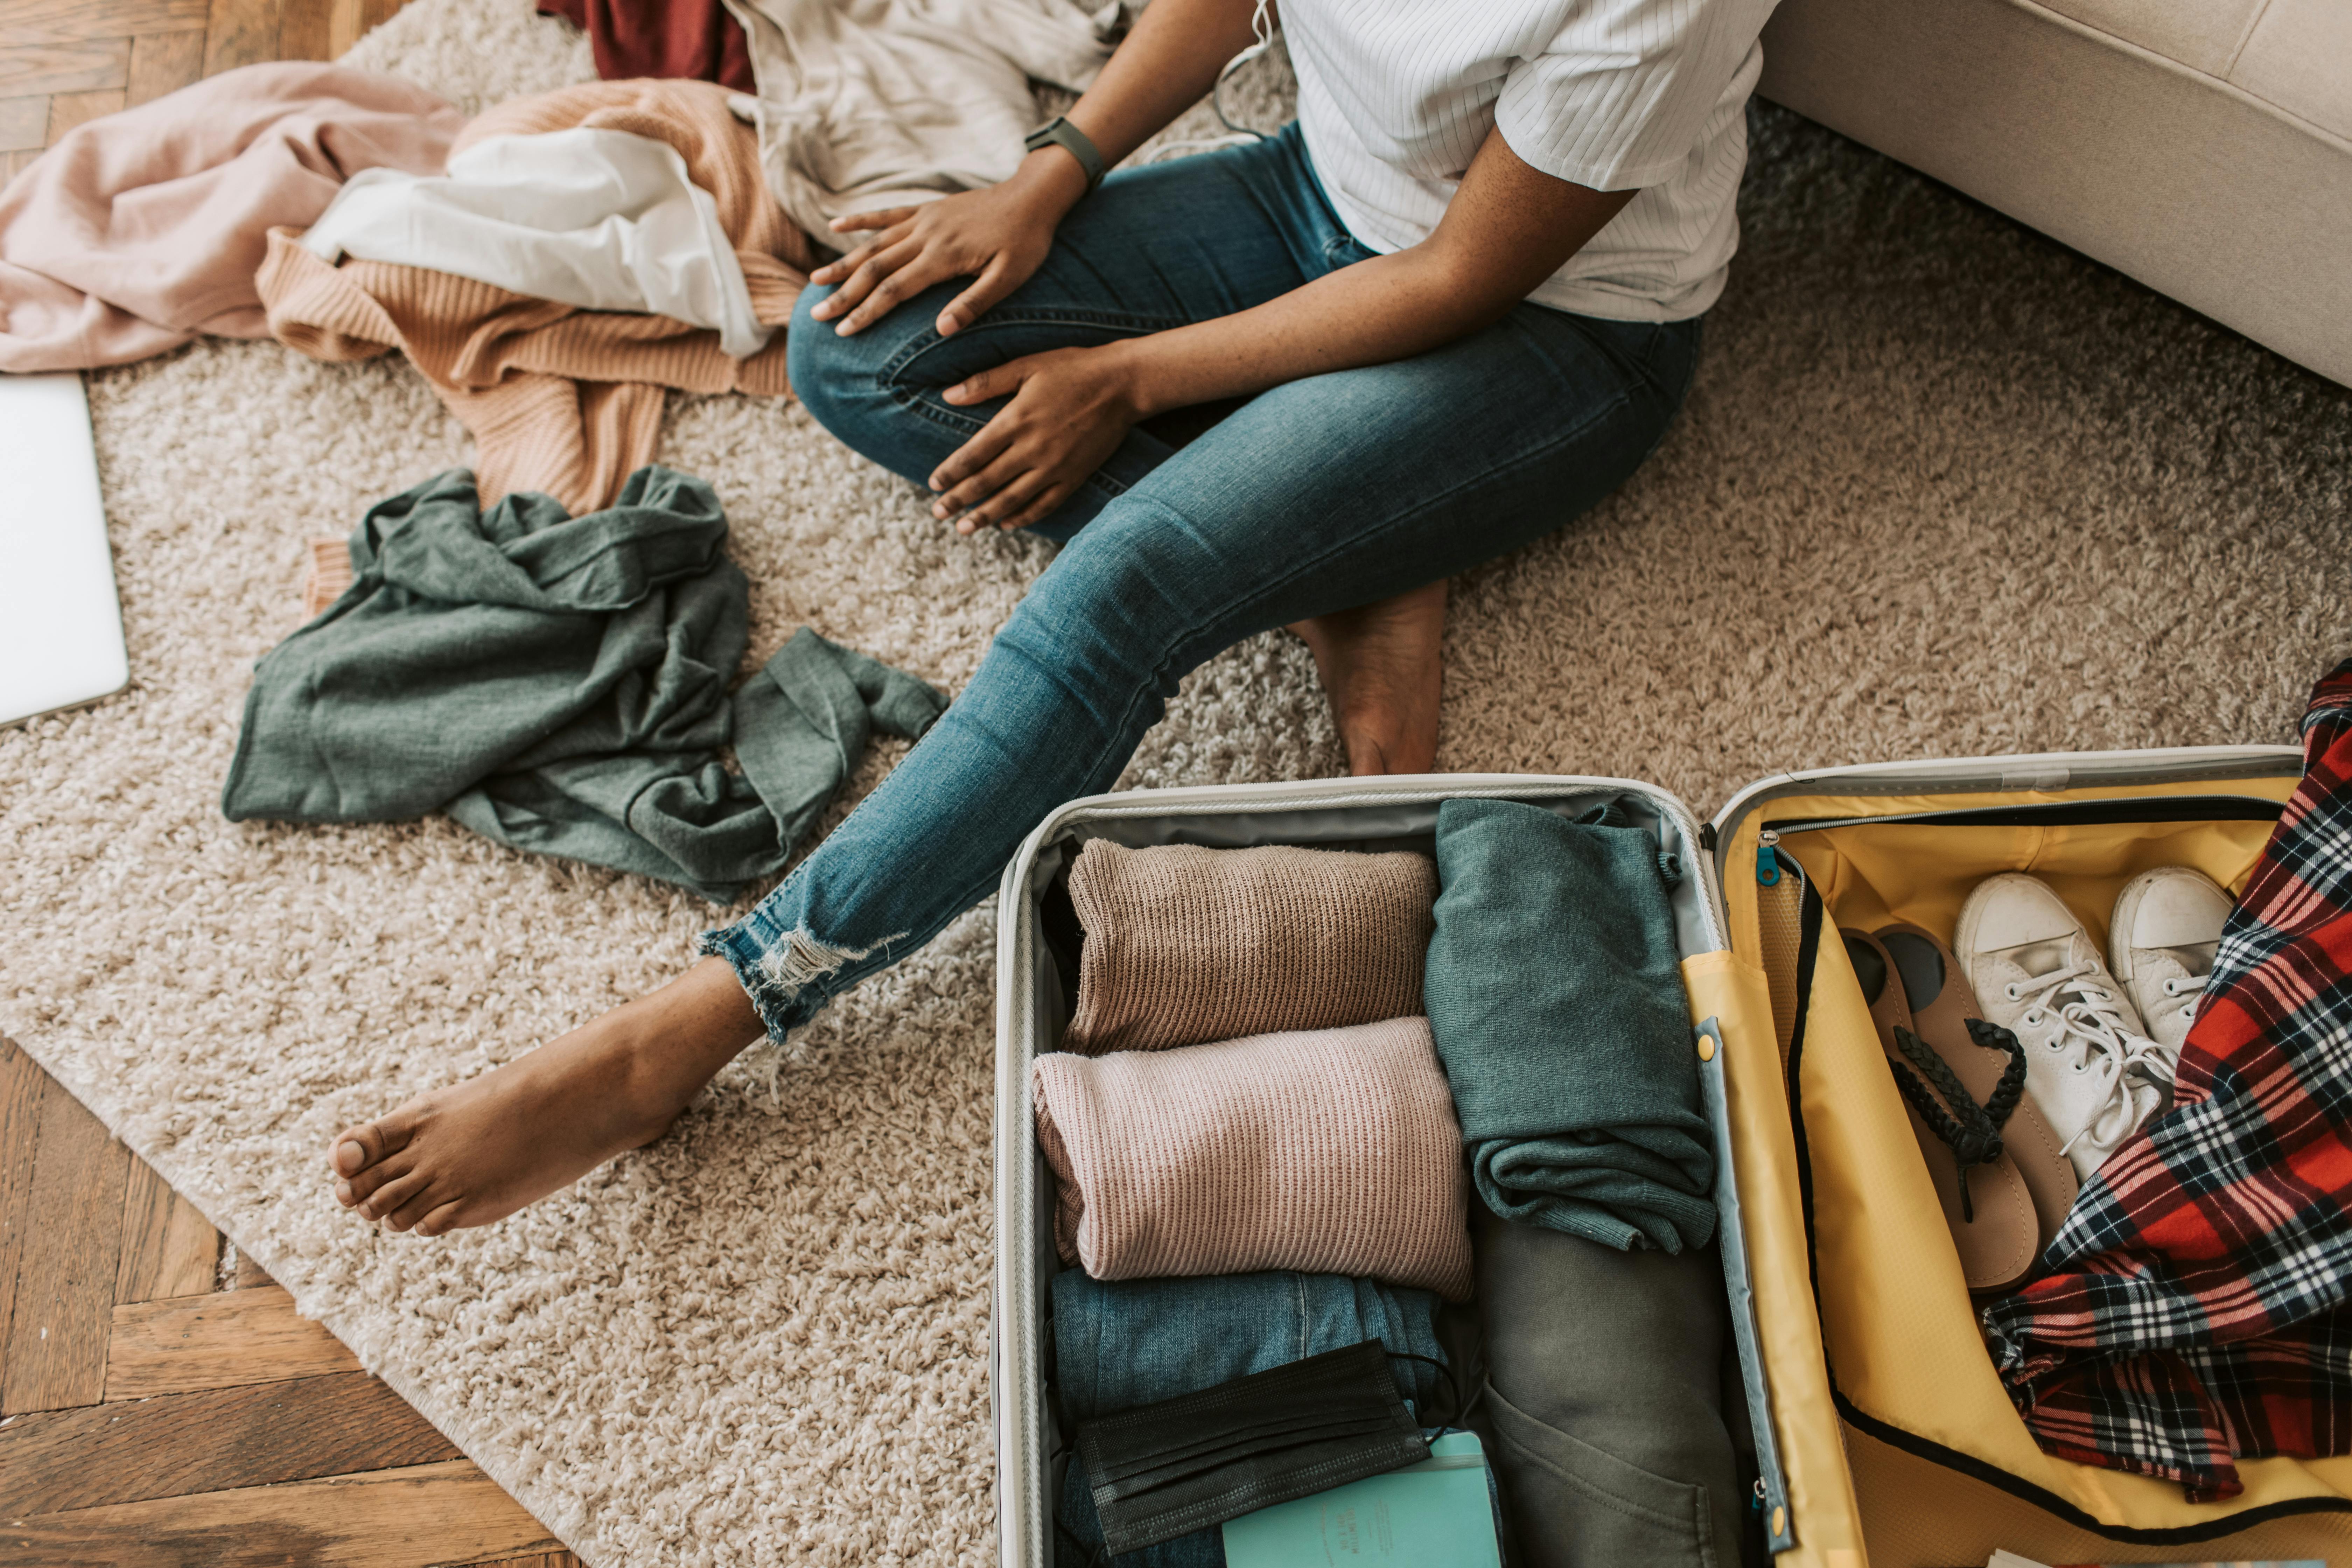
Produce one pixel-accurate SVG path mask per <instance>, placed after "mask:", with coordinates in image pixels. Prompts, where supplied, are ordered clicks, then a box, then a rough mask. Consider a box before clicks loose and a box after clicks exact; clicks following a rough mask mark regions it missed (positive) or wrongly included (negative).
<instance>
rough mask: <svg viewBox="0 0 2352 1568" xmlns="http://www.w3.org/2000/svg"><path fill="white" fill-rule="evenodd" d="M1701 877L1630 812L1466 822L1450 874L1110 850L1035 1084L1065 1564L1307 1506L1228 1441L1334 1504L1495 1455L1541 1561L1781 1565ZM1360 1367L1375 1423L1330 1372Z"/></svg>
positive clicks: (1200, 1546) (1354, 856)
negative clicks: (1049, 1247)
mask: <svg viewBox="0 0 2352 1568" xmlns="http://www.w3.org/2000/svg"><path fill="white" fill-rule="evenodd" d="M1681 875H1682V868H1681V867H1680V866H1679V864H1678V863H1677V862H1676V861H1675V858H1673V857H1672V856H1668V855H1664V854H1663V853H1662V852H1661V849H1660V844H1659V840H1658V837H1657V836H1656V833H1655V831H1654V829H1653V828H1652V827H1649V826H1643V825H1641V824H1639V823H1637V822H1636V821H1634V820H1633V818H1632V817H1631V816H1629V814H1627V812H1626V811H1625V810H1624V809H1623V807H1622V805H1618V804H1615V803H1613V802H1612V803H1611V804H1607V805H1601V806H1598V807H1596V808H1594V809H1593V810H1591V811H1590V812H1588V813H1587V814H1586V815H1585V816H1582V817H1580V818H1578V819H1575V820H1570V819H1568V818H1565V817H1562V816H1559V815H1557V814H1555V813H1553V812H1550V811H1547V810H1543V809H1541V808H1538V807H1535V806H1530V805H1519V804H1517V803H1512V802H1506V801H1491V800H1453V801H1448V802H1446V803H1445V804H1444V805H1443V806H1442V807H1441V809H1440V813H1439V816H1438V821H1437V826H1436V834H1435V841H1434V845H1433V854H1424V853H1421V852H1419V851H1417V850H1389V851H1375V850H1369V849H1367V850H1347V851H1342V850H1327V849H1315V848H1304V847H1291V846H1267V847H1253V848H1244V849H1215V848H1206V847H1194V846H1187V845H1156V846H1150V847H1123V846H1121V845H1118V844H1117V843H1114V842H1112V841H1109V840H1108V839H1102V838H1096V839H1092V840H1090V841H1088V842H1087V844H1086V845H1085V846H1084V847H1083V849H1082V850H1081V852H1080V853H1079V854H1078V855H1077V857H1076V860H1075V861H1074V863H1073V864H1072V866H1071V868H1070V870H1069V873H1068V877H1067V892H1068V895H1069V899H1070V906H1071V910H1072V912H1073V913H1074V915H1075V917H1076V926H1077V928H1078V931H1079V932H1080V935H1081V939H1082V940H1081V942H1080V944H1079V946H1078V950H1077V953H1076V964H1075V967H1076V975H1077V994H1076V1003H1075V1006H1074V1008H1073V1012H1072V1016H1071V1018H1070V1021H1069V1023H1068V1026H1067V1027H1066V1029H1065V1031H1064V1033H1063V1037H1062V1042H1061V1043H1062V1045H1063V1047H1064V1049H1063V1050H1061V1051H1057V1052H1054V1053H1050V1054H1046V1055H1043V1056H1040V1057H1038V1058H1035V1059H1034V1062H1033V1063H1032V1064H1031V1075H1032V1091H1033V1104H1034V1115H1035V1124H1036V1136H1037V1142H1038V1147H1039V1150H1040V1152H1042V1154H1043V1156H1044V1159H1045V1164H1046V1167H1047V1169H1048V1170H1050V1172H1051V1173H1052V1176H1053V1184H1054V1191H1055V1205H1054V1237H1055V1248H1056V1250H1057V1252H1058V1254H1059V1256H1060V1258H1061V1261H1062V1263H1063V1264H1064V1265H1065V1267H1064V1268H1063V1269H1062V1271H1061V1272H1059V1273H1057V1274H1056V1275H1055V1277H1054V1280H1053V1286H1052V1291H1051V1297H1052V1314H1053V1321H1052V1338H1053V1343H1054V1346H1055V1363H1054V1365H1055V1376H1054V1383H1053V1395H1054V1397H1055V1400H1056V1402H1057V1408H1058V1411H1059V1414H1060V1416H1061V1423H1062V1425H1061V1429H1062V1430H1063V1431H1064V1432H1065V1433H1075V1434H1076V1439H1075V1442H1074V1444H1073V1446H1072V1448H1071V1451H1070V1453H1069V1455H1068V1468H1067V1471H1066V1474H1065V1476H1064V1479H1063V1484H1062V1488H1061V1500H1060V1504H1059V1508H1058V1511H1057V1516H1056V1523H1057V1528H1058V1531H1059V1532H1060V1537H1061V1539H1062V1542H1063V1543H1064V1545H1065V1546H1066V1547H1067V1548H1069V1549H1070V1551H1071V1552H1075V1553H1076V1558H1075V1559H1072V1560H1084V1559H1086V1558H1087V1557H1088V1556H1089V1555H1090V1554H1091V1553H1092V1552H1095V1551H1097V1549H1099V1548H1104V1547H1106V1546H1107V1547H1108V1550H1110V1551H1112V1552H1118V1553H1119V1557H1118V1560H1119V1561H1121V1562H1135V1563H1142V1564H1146V1565H1160V1568H1173V1565H1179V1564H1196V1563H1224V1562H1226V1561H1228V1558H1227V1555H1226V1553H1227V1550H1228V1547H1229V1546H1230V1545H1231V1543H1232V1542H1234V1540H1235V1539H1236V1538H1235V1537H1234V1536H1233V1535H1232V1534H1231V1533H1230V1532H1227V1531H1223V1529H1222V1528H1221V1527H1222V1526H1223V1525H1224V1524H1225V1523H1226V1522H1227V1521H1233V1520H1234V1519H1236V1518H1238V1517H1241V1516H1243V1515H1244V1513H1245V1511H1246V1513H1247V1517H1249V1518H1251V1519H1253V1520H1263V1519H1264V1518H1265V1517H1266V1516H1265V1514H1263V1513H1260V1512H1256V1511H1255V1510H1257V1509H1259V1508H1261V1507H1262V1506H1263V1505H1265V1502H1266V1500H1267V1499H1268V1498H1269V1497H1276V1498H1286V1497H1296V1496H1298V1495H1300V1493H1299V1492H1298V1491H1297V1490H1296V1489H1292V1490H1287V1491H1282V1490H1269V1488H1272V1487H1274V1486H1275V1483H1276V1480H1277V1479H1279V1476H1278V1475H1276V1474H1270V1473H1269V1471H1270V1470H1272V1471H1279V1469H1280V1468H1281V1467H1280V1464H1279V1463H1278V1462H1277V1461H1276V1459H1275V1458H1272V1457H1271V1455H1272V1450H1271V1449H1269V1448H1267V1447H1265V1440H1263V1438H1262V1435H1256V1436H1253V1435H1251V1434H1249V1433H1244V1432H1241V1431H1238V1430H1235V1429H1234V1423H1235V1422H1236V1421H1237V1420H1239V1421H1241V1422H1242V1424H1243V1425H1244V1426H1247V1425H1250V1424H1252V1423H1259V1422H1266V1421H1270V1422H1274V1423H1276V1424H1284V1425H1295V1426H1296V1428H1297V1430H1294V1432H1293V1435H1292V1437H1291V1438H1289V1439H1286V1444H1285V1445H1284V1446H1283V1447H1285V1449H1286V1450H1287V1449H1288V1448H1292V1447H1297V1448H1303V1449H1305V1450H1306V1451H1307V1452H1309V1453H1311V1454H1312V1456H1313V1457H1314V1458H1315V1461H1316V1463H1315V1465H1314V1467H1313V1474H1312V1478H1311V1479H1312V1481H1313V1488H1312V1489H1315V1490H1320V1489H1324V1488H1327V1487H1329V1486H1333V1485H1336V1484H1339V1482H1341V1481H1345V1480H1350V1479H1353V1478H1357V1477H1361V1476H1364V1475H1367V1474H1370V1473H1373V1472H1374V1471H1376V1470H1378V1469H1381V1468H1393V1467H1395V1466H1398V1465H1401V1464H1402V1463H1404V1462H1405V1460H1406V1458H1422V1457H1423V1456H1424V1455H1428V1454H1438V1455H1440V1456H1441V1458H1440V1460H1439V1461H1438V1462H1441V1463H1445V1462H1450V1463H1457V1464H1458V1463H1465V1462H1468V1461H1467V1460H1466V1459H1465V1458H1464V1456H1463V1455H1462V1454H1461V1453H1460V1452H1459V1451H1455V1452H1454V1454H1453V1455H1452V1457H1451V1458H1447V1457H1445V1456H1446V1454H1447V1451H1446V1450H1444V1449H1443V1448H1442V1447H1437V1446H1436V1445H1438V1444H1442V1443H1444V1442H1445V1441H1447V1440H1448V1439H1447V1438H1446V1436H1445V1434H1446V1433H1448V1432H1449V1431H1455V1430H1462V1429H1466V1430H1467V1431H1469V1432H1472V1433H1475V1434H1476V1436H1477V1439H1478V1442H1477V1444H1476V1446H1475V1447H1471V1448H1470V1449H1468V1450H1467V1452H1468V1453H1469V1454H1483V1455H1484V1456H1485V1458H1486V1460H1488V1461H1490V1462H1491V1466H1492V1479H1493V1483H1494V1507H1493V1514H1494V1517H1495V1518H1496V1521H1497V1523H1496V1531H1495V1532H1494V1533H1496V1535H1497V1536H1498V1537H1499V1538H1500V1539H1504V1540H1508V1541H1510V1542H1513V1543H1514V1550H1513V1552H1512V1555H1511V1558H1510V1560H1511V1561H1513V1562H1515V1563H1535V1564H1547V1563H1583V1562H1645V1563H1693V1564H1696V1563H1729V1562H1733V1561H1736V1560H1738V1558H1739V1557H1740V1556H1741V1555H1742V1554H1743V1552H1744V1551H1746V1550H1748V1549H1749V1548H1751V1547H1753V1548H1755V1549H1759V1550H1760V1546H1761V1538H1760V1535H1758V1534H1757V1533H1756V1532H1755V1531H1754V1530H1753V1528H1752V1525H1751V1523H1750V1521H1749V1510H1748V1507H1747V1499H1748V1488H1749V1485H1750V1484H1751V1483H1752V1480H1753V1477H1754V1473H1755V1472H1754V1468H1753V1464H1754V1460H1753V1455H1752V1447H1751V1445H1750V1444H1749V1442H1748V1434H1747V1426H1746V1411H1745V1406H1744V1403H1743V1401H1742V1399H1741V1396H1740V1394H1739V1392H1738V1391H1739V1388H1740V1383H1739V1373H1738V1362H1737V1356H1736V1354H1735V1353H1734V1352H1733V1351H1732V1349H1731V1338H1730V1334H1729V1326H1730V1325H1729V1321H1728V1311H1727V1302H1726V1294H1725V1289H1724V1281H1723V1274H1722V1268H1721V1264H1720V1262H1719V1260H1718V1258H1717V1252H1716V1248H1715V1246H1714V1241H1715V1233H1716V1223H1717V1216H1716V1209H1715V1204H1714V1198H1713V1194H1714V1184H1715V1179H1716V1171H1715V1160H1714V1152H1713V1150H1714V1144H1713V1138H1712V1132H1711V1131H1710V1128H1709V1125H1708V1123H1707V1121H1706V1118H1705V1116H1704V1114H1703V1112H1702V1110H1701V1109H1700V1093H1699V1085H1698V1057H1697V1055H1696V1051H1695V1049H1694V1039H1693V1035H1692V1030H1691V1024H1690V1016H1689V1003H1688V999H1687V997H1686V995H1685V991H1684V989H1683V984H1682V980H1681V973H1680V967H1679V965H1680V957H1679V952H1678V949H1677V945H1676V939H1675V921H1674V913H1673V910H1672V905H1671V895H1672V889H1673V887H1674V885H1675V882H1676V881H1677V880H1678V879H1680V877H1681ZM1472 1194H1475V1196H1476V1199H1477V1201H1476V1202H1475V1204H1474V1203H1473V1202H1472V1201H1471V1198H1472ZM1365 1342H1377V1344H1378V1345H1379V1347H1380V1349H1381V1352H1383V1357H1384V1358H1385V1359H1388V1360H1389V1361H1390V1362H1391V1363H1392V1364H1391V1368H1390V1370H1389V1371H1388V1372H1386V1373H1380V1372H1379V1370H1378V1367H1377V1363H1378V1362H1379V1361H1380V1360H1381V1359H1383V1357H1375V1358H1374V1362H1375V1366H1374V1369H1373V1370H1374V1372H1375V1373H1376V1374H1377V1375H1375V1376H1374V1377H1373V1378H1372V1380H1371V1381H1372V1383H1373V1384H1374V1385H1375V1387H1374V1390H1373V1391H1372V1392H1366V1390H1365V1389H1364V1388H1363V1386H1361V1384H1360V1381H1359V1382H1358V1383H1355V1384H1351V1383H1350V1382H1349V1375H1348V1374H1347V1373H1346V1371H1345V1369H1344V1368H1342V1367H1339V1366H1338V1365H1337V1364H1336V1363H1334V1364H1328V1365H1327V1363H1326V1361H1325V1358H1327V1357H1331V1356H1333V1355H1335V1354H1336V1353H1337V1352H1343V1351H1346V1350H1347V1349H1349V1347H1352V1346H1358V1345H1360V1344H1363V1343H1365ZM1294 1367H1296V1368H1299V1369H1300V1370H1299V1372H1298V1377H1297V1383H1298V1386H1297V1387H1288V1388H1286V1389H1285V1390H1284V1391H1282V1399H1283V1400H1284V1401H1286V1404H1285V1405H1284V1407H1283V1410H1282V1411H1281V1412H1277V1411H1276V1409H1275V1408H1273V1407H1272V1406H1270V1405H1267V1404H1266V1403H1265V1401H1266V1400H1268V1399H1269V1398H1271V1397H1272V1394H1269V1393H1265V1392H1261V1391H1259V1390H1257V1388H1256V1386H1255V1385H1256V1384H1258V1382H1259V1381H1260V1380H1263V1379H1265V1378H1267V1377H1268V1376H1270V1375H1271V1374H1272V1373H1274V1372H1276V1370H1277V1369H1289V1368H1294ZM1391 1376H1393V1378H1394V1386H1395V1390H1396V1394H1397V1395H1398V1397H1399V1398H1400V1399H1401V1400H1402V1403H1403V1405H1406V1406H1408V1407H1410V1409H1411V1411H1412V1419H1411V1420H1410V1421H1409V1422H1407V1423H1406V1426H1407V1429H1408V1432H1410V1430H1411V1429H1412V1428H1413V1427H1415V1426H1417V1427H1418V1428H1419V1429H1421V1431H1422V1433H1423V1436H1424V1437H1427V1438H1429V1439H1430V1441H1429V1442H1428V1443H1425V1444H1422V1445H1414V1444H1411V1443H1408V1444H1407V1446H1406V1451H1405V1452H1404V1454H1403V1455H1402V1457H1401V1456H1400V1453H1399V1451H1398V1450H1396V1449H1394V1448H1392V1447H1387V1446H1386V1445H1388V1444H1389V1443H1390V1441H1391V1438H1392V1437H1393V1436H1395V1433H1394V1431H1393V1429H1392V1424H1391V1423H1389V1422H1385V1421H1382V1420H1381V1419H1379V1418H1378V1407H1379V1405H1380V1404H1381V1400H1380V1398H1379V1397H1378V1390H1379V1389H1381V1388H1385V1387H1386V1386H1387V1382H1386V1380H1387V1379H1388V1378H1389V1377H1391ZM1335 1380H1336V1381H1335ZM1219 1412H1221V1413H1222V1415H1216V1414H1215V1413H1219ZM1244 1413H1248V1414H1247V1415H1244ZM1114 1417H1116V1418H1117V1423H1118V1424H1117V1426H1116V1430H1115V1433H1112V1434H1111V1435H1108V1436H1107V1435H1106V1432H1107V1427H1106V1425H1105V1424H1106V1423H1107V1422H1108V1421H1109V1420H1110V1418H1114ZM1220 1423H1222V1424H1220ZM1114 1437H1115V1441H1114ZM1452 1440H1454V1441H1459V1442H1466V1441H1467V1439H1466V1438H1459V1439H1452ZM1113 1456H1116V1458H1114V1457H1113ZM1097 1471H1102V1472H1103V1473H1097ZM1596 1500H1598V1501H1599V1506H1596ZM1488 1511H1489V1510H1488V1508H1487V1506H1486V1502H1485V1501H1484V1500H1481V1503H1480V1507H1479V1512H1480V1513H1481V1514H1482V1515H1485V1514H1487V1513H1488ZM1139 1521H1140V1522H1139ZM1171 1521H1172V1522H1171ZM1155 1522H1156V1523H1157V1528H1150V1526H1152V1525H1153V1524H1154V1523H1155ZM1180 1525H1181V1526H1182V1527H1183V1528H1181V1529H1180V1528H1179V1526H1180ZM1236 1528H1238V1527H1236ZM1465 1544H1471V1543H1468V1542H1465ZM1488 1544H1489V1545H1492V1544H1493V1543H1492V1542H1491V1541H1490V1542H1488ZM1130 1552H1131V1553H1133V1555H1131V1556H1130V1555H1129V1553H1130ZM1446 1560H1448V1561H1455V1560H1457V1559H1455V1558H1452V1557H1449V1558H1448V1559H1446ZM1482 1560H1484V1559H1481V1558H1479V1557H1477V1556H1475V1555H1464V1556H1461V1557H1460V1558H1459V1559H1458V1561H1462V1562H1465V1563H1468V1562H1475V1561H1482Z"/></svg>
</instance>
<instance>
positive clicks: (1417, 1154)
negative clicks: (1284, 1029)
mask: <svg viewBox="0 0 2352 1568" xmlns="http://www.w3.org/2000/svg"><path fill="white" fill-rule="evenodd" d="M1030 1078H1031V1083H1032V1087H1033V1089H1034V1098H1035V1101H1036V1109H1037V1142H1038V1143H1039V1145H1040V1146H1041V1147H1042V1148H1043V1149H1044V1150H1045V1163H1047V1164H1048V1165H1050V1166H1051V1167H1052V1168H1053V1172H1054V1177H1055V1185H1056V1188H1057V1197H1056V1202H1055V1209H1054V1240H1055V1246H1056V1247H1058V1248H1059V1250H1060V1252H1061V1255H1062V1260H1063V1261H1064V1262H1065V1263H1076V1264H1079V1265H1081V1266H1083V1267H1084V1268H1085V1269H1086V1271H1087V1273H1088V1274H1091V1275H1093V1276H1094V1277H1095V1278H1096V1279H1150V1278H1155V1277H1159V1276H1163V1275H1196V1274H1243V1273H1247V1272H1249V1271H1251V1270H1253V1269H1259V1268H1295V1269H1297V1270H1300V1271H1301V1272H1304V1273H1310V1274H1349V1275H1370V1276H1371V1277H1372V1278H1374V1279H1383V1280H1386V1281H1388V1282H1390V1283H1391V1284H1395V1285H1414V1286H1420V1287H1422V1288H1423V1289H1432V1290H1435V1291H1437V1292H1438V1293H1439V1294H1441V1295H1443V1296H1444V1297H1445V1298H1446V1299H1447V1300H1454V1301H1460V1300H1467V1299H1468V1297H1469V1294H1470V1233H1469V1229H1468V1222H1467V1219H1466V1216H1465V1210H1464V1202H1465V1198H1464V1192H1465V1188H1464V1180H1463V1173H1462V1133H1461V1129H1460V1128H1459V1127H1458V1126H1457V1125H1456V1124H1455V1122H1454V1100H1453V1097H1452V1096H1451V1095H1450V1094H1448V1093H1447V1091H1446V1088H1445V1075H1444V1071H1443V1070H1442V1069H1441V1068H1439V1067H1438V1065H1437V1052H1436V1048H1435V1047H1433V1045H1432V1044H1431V1043H1430V1037H1429V1020H1428V1019H1426V1018H1391V1019H1390V1020H1389V1021H1387V1022H1386V1023H1381V1024H1360V1025H1357V1026H1353V1027H1350V1028H1345V1029H1318V1030H1314V1031H1312V1032H1307V1033H1298V1034H1285V1035H1254V1036H1251V1037H1248V1038H1245V1039H1239V1040H1223V1041H1220V1042H1218V1043H1217V1044H1214V1045H1207V1046H1181V1047H1176V1048H1174V1049H1171V1050H1161V1051H1118V1052H1114V1053H1112V1054H1111V1055H1109V1056H1102V1057H1081V1056H1072V1055H1067V1054H1062V1053H1056V1054H1054V1055H1051V1056H1042V1057H1039V1058H1037V1059H1036V1060H1035V1061H1034V1062H1033V1063H1032V1064H1031V1067H1030Z"/></svg>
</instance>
